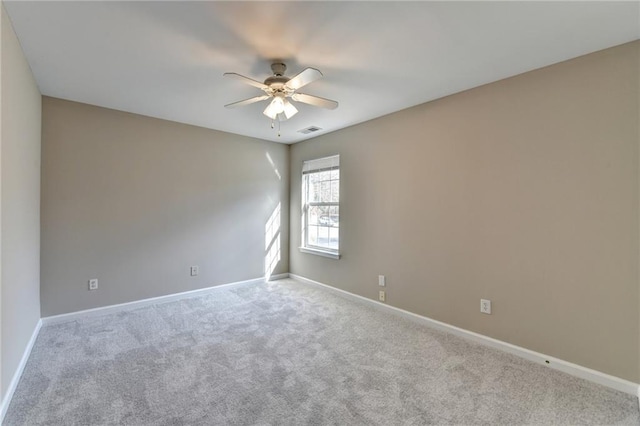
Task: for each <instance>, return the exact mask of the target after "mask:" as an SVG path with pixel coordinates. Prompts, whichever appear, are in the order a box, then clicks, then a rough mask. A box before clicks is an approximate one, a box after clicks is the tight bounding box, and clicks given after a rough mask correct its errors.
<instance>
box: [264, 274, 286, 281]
mask: <svg viewBox="0 0 640 426" xmlns="http://www.w3.org/2000/svg"><path fill="white" fill-rule="evenodd" d="M285 278H289V273H288V272H285V273H284V274H276V275H271V276H270V277H269V281H277V280H284V279H285Z"/></svg>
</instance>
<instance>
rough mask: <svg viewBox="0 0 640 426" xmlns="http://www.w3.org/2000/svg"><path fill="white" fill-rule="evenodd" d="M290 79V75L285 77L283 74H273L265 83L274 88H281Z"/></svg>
mask: <svg viewBox="0 0 640 426" xmlns="http://www.w3.org/2000/svg"><path fill="white" fill-rule="evenodd" d="M289 80H290V78H289V77H285V76H283V75H272V76H271V77H268V78H267V79H266V80H265V81H264V84H266V85H267V86H269V87H271V88H273V89H281V88H282V86H284V85H285V83H286V82H287V81H289Z"/></svg>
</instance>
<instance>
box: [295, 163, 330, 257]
mask: <svg viewBox="0 0 640 426" xmlns="http://www.w3.org/2000/svg"><path fill="white" fill-rule="evenodd" d="M339 248H340V156H339V155H334V156H331V157H325V158H319V159H317V160H310V161H305V162H304V163H303V164H302V247H300V251H303V252H306V253H314V254H319V255H322V256H327V257H331V258H334V259H338V258H339V257H340V256H339Z"/></svg>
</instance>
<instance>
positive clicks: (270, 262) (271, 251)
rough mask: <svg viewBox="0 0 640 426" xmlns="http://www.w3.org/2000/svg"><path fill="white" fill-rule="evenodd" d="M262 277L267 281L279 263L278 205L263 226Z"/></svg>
mask: <svg viewBox="0 0 640 426" xmlns="http://www.w3.org/2000/svg"><path fill="white" fill-rule="evenodd" d="M264 249H265V253H266V255H265V258H264V275H265V279H266V280H269V278H270V277H271V274H272V273H273V271H274V270H275V269H276V266H277V265H278V262H280V203H278V205H277V206H276V208H275V209H274V211H273V213H271V216H270V217H269V220H268V221H267V223H266V225H265V226H264Z"/></svg>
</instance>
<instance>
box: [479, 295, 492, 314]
mask: <svg viewBox="0 0 640 426" xmlns="http://www.w3.org/2000/svg"><path fill="white" fill-rule="evenodd" d="M480 312H482V313H483V314H491V300H488V299H480Z"/></svg>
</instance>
